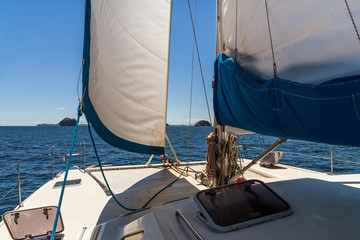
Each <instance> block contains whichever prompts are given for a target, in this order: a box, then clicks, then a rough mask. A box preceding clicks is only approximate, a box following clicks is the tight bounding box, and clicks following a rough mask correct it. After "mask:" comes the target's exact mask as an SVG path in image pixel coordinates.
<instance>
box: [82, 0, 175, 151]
mask: <svg viewBox="0 0 360 240" xmlns="http://www.w3.org/2000/svg"><path fill="white" fill-rule="evenodd" d="M170 8H171V1H170V0H168V1H165V0H147V1H144V0H131V1H115V0H105V1H98V0H86V10H85V39H84V58H83V59H84V68H83V94H84V96H83V102H84V107H83V111H84V113H85V115H86V118H87V119H88V120H89V121H90V123H91V124H92V126H93V127H94V129H95V130H96V132H97V133H98V134H99V135H100V137H102V138H103V139H104V140H105V141H106V142H108V143H109V144H111V145H113V146H116V147H119V148H122V149H125V150H129V151H133V152H140V153H162V152H163V151H164V150H163V148H164V146H165V130H166V102H167V79H168V64H169V39H170V17H171V16H170V13H171V9H170Z"/></svg>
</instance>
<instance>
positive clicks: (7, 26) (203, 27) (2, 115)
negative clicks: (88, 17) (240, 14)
mask: <svg viewBox="0 0 360 240" xmlns="http://www.w3.org/2000/svg"><path fill="white" fill-rule="evenodd" d="M191 2H192V7H193V9H194V2H195V0H192V1H191ZM215 15H216V12H215V0H212V1H209V0H197V23H196V25H197V26H196V27H197V36H198V43H199V50H200V54H201V56H200V57H201V60H202V66H203V70H204V77H205V81H206V88H207V94H208V97H209V103H210V109H211V111H212V88H211V81H212V78H213V62H214V60H215ZM0 16H1V17H0V66H1V70H0V126H31V125H36V124H38V123H58V122H59V121H60V120H61V119H62V118H65V117H76V108H77V105H78V100H77V94H76V91H77V78H78V74H79V70H80V66H81V59H82V46H83V32H84V31H83V24H84V0H56V1H55V0H1V1H0ZM192 36H193V35H192V29H191V22H190V17H189V10H188V7H187V0H173V17H172V37H171V50H170V51H171V53H170V54H171V55H170V80H169V81H170V82H169V99H168V122H169V123H170V124H187V122H188V117H189V100H190V78H191V58H192V56H191V55H192V43H193V38H192ZM195 60H196V64H195V69H194V86H193V88H194V90H193V110H192V119H194V120H193V121H197V120H199V119H208V118H209V117H208V113H207V108H206V102H205V97H204V92H203V86H202V81H201V75H200V71H199V66H198V63H197V58H196V59H195ZM211 116H212V118H213V113H212V112H211Z"/></svg>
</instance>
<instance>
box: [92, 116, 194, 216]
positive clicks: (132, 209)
mask: <svg viewBox="0 0 360 240" xmlns="http://www.w3.org/2000/svg"><path fill="white" fill-rule="evenodd" d="M87 123H88V130H89V134H90V139H91V142H92V144H93V147H94V151H95V155H96V159H97V161H98V164H99V168H100V172H101V174H102V176H103V178H104V181H105V184H106V187H107V188H108V190H109V192H110V194H111V196H112V198H113V199H114V201H115V202H116V203H117V204H118V205H119V206H120V207H122V208H123V209H125V210H128V211H139V210H142V209H145V208H146V206H147V205H149V203H150V202H151V201H152V200H153V199H154V198H155V197H157V196H158V195H159V194H160V193H161V192H162V191H164V190H165V189H166V188H168V187H170V186H171V185H172V184H173V183H174V182H176V181H177V180H179V179H180V177H181V176H182V175H183V173H184V172H185V169H186V168H187V167H185V168H184V169H183V171H182V173H181V174H180V176H178V177H177V178H176V179H175V180H173V181H172V182H170V183H169V184H168V185H166V186H165V187H164V188H162V189H161V190H160V191H158V192H157V193H156V194H155V195H154V196H152V197H151V198H150V199H149V200H148V201H147V202H146V203H145V204H144V205H143V206H142V207H141V208H127V207H125V206H124V205H122V204H121V203H120V202H119V201H118V200H117V199H116V197H115V195H114V193H113V192H112V190H111V188H110V185H109V183H108V181H107V179H106V177H105V174H104V170H103V168H102V164H101V161H100V158H99V155H98V153H97V150H96V145H95V141H94V138H93V136H92V133H91V128H90V123H89V121H88V120H87Z"/></svg>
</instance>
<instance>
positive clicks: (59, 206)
mask: <svg viewBox="0 0 360 240" xmlns="http://www.w3.org/2000/svg"><path fill="white" fill-rule="evenodd" d="M81 107H82V105H81V103H79V106H78V109H77V110H78V114H77V120H76V125H75V130H74V134H73V138H72V141H71V148H70V153H69V158H68V161H67V164H66V170H65V176H64V180H63V184H62V187H61V193H60V198H59V203H58V207H57V210H56V215H55V221H54V226H53V229H52V233H51V240H54V239H55V234H56V227H57V223H58V220H59V215H60V208H61V203H62V199H63V197H64V191H65V185H66V179H67V176H68V173H69V169H70V162H71V156H72V153H73V150H74V145H75V139H76V134H77V130H78V127H79V122H80V117H81V115H82V111H81Z"/></svg>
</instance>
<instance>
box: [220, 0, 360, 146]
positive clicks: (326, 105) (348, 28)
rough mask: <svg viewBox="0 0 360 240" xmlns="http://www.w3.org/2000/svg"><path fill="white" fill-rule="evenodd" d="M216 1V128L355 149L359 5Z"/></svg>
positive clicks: (359, 119)
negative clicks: (225, 126) (224, 126)
mask: <svg viewBox="0 0 360 240" xmlns="http://www.w3.org/2000/svg"><path fill="white" fill-rule="evenodd" d="M219 2H220V4H219V15H220V16H219V27H218V28H219V40H220V43H219V45H218V46H219V47H220V48H221V52H222V53H223V54H221V55H220V56H219V57H218V59H217V61H216V63H215V85H214V109H215V115H216V119H217V121H218V123H219V124H221V125H227V126H232V127H238V128H243V129H246V130H249V131H254V132H258V133H261V134H265V135H272V136H277V137H282V138H292V139H303V140H309V141H316V142H325V143H330V144H342V145H353V146H360V138H359V137H358V135H359V134H360V75H359V74H360V36H359V34H358V32H359V31H358V25H357V23H360V2H358V1H349V0H348V1H345V0H316V1H314V0H304V1H297V0H288V1H281V0H241V1H231V0H220V1H219Z"/></svg>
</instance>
